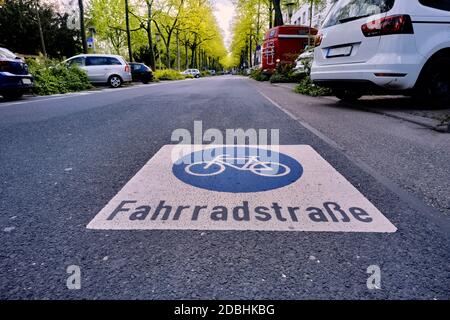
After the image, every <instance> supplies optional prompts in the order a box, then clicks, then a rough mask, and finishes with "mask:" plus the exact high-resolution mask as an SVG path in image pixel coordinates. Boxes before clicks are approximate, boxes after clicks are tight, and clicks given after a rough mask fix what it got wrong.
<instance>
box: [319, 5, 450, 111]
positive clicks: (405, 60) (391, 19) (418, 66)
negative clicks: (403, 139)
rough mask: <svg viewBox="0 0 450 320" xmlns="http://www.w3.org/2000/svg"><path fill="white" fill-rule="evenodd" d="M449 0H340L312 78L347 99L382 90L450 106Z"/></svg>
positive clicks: (323, 34) (331, 15) (321, 37)
mask: <svg viewBox="0 0 450 320" xmlns="http://www.w3.org/2000/svg"><path fill="white" fill-rule="evenodd" d="M449 35H450V1H449V0H377V1H374V0H353V1H347V0H340V1H338V2H337V3H336V4H335V5H334V7H333V8H332V9H331V11H330V13H329V14H328V16H327V18H326V20H325V22H324V24H323V26H322V30H321V31H320V34H319V35H318V36H317V39H316V44H317V45H318V47H317V48H316V49H315V54H314V62H313V65H312V70H311V79H312V80H313V81H314V82H315V83H316V84H318V85H320V86H324V87H329V88H331V89H333V92H334V94H335V95H336V96H337V97H338V98H340V99H342V100H356V99H358V98H360V97H361V96H362V95H363V94H366V93H371V92H372V91H373V90H377V91H378V90H380V89H382V90H381V91H382V92H383V93H390V92H392V93H395V94H398V93H403V94H406V95H414V96H416V97H418V98H421V99H424V98H425V99H426V101H429V102H430V103H432V104H436V105H442V106H448V105H450V37H449Z"/></svg>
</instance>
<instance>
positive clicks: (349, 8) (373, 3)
mask: <svg viewBox="0 0 450 320" xmlns="http://www.w3.org/2000/svg"><path fill="white" fill-rule="evenodd" d="M394 4H395V0H340V1H338V2H337V3H336V4H335V6H334V7H333V8H332V9H331V11H330V13H329V14H328V16H327V18H326V19H325V22H324V24H323V28H328V27H331V26H334V25H337V24H341V23H346V22H350V21H353V20H357V19H360V18H364V17H369V16H372V15H375V14H379V13H384V12H387V11H389V10H391V9H392V7H393V6H394Z"/></svg>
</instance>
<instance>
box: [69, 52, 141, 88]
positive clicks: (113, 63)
mask: <svg viewBox="0 0 450 320" xmlns="http://www.w3.org/2000/svg"><path fill="white" fill-rule="evenodd" d="M64 63H65V64H67V65H68V66H72V65H76V66H78V67H79V68H81V69H82V70H84V71H86V73H87V75H88V78H89V81H90V82H92V83H107V84H109V85H110V86H111V87H113V88H118V87H120V86H121V85H122V84H123V83H124V82H131V80H132V78H131V70H130V66H129V65H128V63H127V62H126V61H125V59H124V58H123V57H121V56H117V55H110V54H80V55H77V56H74V57H72V58H70V59H67V60H66V61H64Z"/></svg>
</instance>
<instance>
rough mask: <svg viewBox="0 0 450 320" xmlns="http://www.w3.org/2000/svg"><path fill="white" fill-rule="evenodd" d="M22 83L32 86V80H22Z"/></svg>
mask: <svg viewBox="0 0 450 320" xmlns="http://www.w3.org/2000/svg"><path fill="white" fill-rule="evenodd" d="M22 83H23V84H31V80H30V79H22Z"/></svg>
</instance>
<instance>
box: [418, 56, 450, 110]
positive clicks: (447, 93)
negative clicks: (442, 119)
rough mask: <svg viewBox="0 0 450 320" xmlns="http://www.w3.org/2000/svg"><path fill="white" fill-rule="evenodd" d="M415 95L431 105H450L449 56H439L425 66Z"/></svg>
mask: <svg viewBox="0 0 450 320" xmlns="http://www.w3.org/2000/svg"><path fill="white" fill-rule="evenodd" d="M415 96H416V97H417V98H419V99H421V100H424V101H426V102H427V104H431V105H432V106H436V107H448V106H449V105H450V58H447V57H440V58H437V59H434V60H432V61H431V62H430V63H428V64H427V65H426V66H425V68H424V70H423V71H422V75H421V77H420V80H419V82H418V83H417V86H416V92H415Z"/></svg>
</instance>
